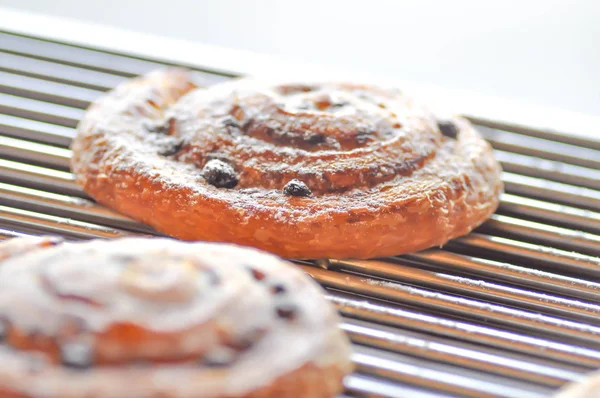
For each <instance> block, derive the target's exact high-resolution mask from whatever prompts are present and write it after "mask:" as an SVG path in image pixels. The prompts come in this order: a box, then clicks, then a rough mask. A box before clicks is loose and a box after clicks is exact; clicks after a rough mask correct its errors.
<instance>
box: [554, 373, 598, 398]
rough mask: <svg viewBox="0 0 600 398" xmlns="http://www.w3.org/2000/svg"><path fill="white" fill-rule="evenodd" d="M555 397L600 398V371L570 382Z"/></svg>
mask: <svg viewBox="0 0 600 398" xmlns="http://www.w3.org/2000/svg"><path fill="white" fill-rule="evenodd" d="M553 398H600V372H593V373H590V374H588V375H586V376H585V377H583V378H582V379H581V380H578V381H574V382H571V383H568V384H567V385H565V386H564V387H563V388H561V389H560V390H559V391H558V393H556V395H553Z"/></svg>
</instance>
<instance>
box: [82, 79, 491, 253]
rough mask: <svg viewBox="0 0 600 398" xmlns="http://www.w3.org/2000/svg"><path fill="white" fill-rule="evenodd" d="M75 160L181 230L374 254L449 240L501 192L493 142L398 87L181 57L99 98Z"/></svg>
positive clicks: (202, 236) (296, 249) (90, 187)
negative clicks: (199, 84) (232, 69)
mask: <svg viewBox="0 0 600 398" xmlns="http://www.w3.org/2000/svg"><path fill="white" fill-rule="evenodd" d="M72 148H73V160H72V170H73V172H74V173H75V175H76V177H77V182H78V183H79V184H80V185H81V186H82V187H83V189H84V190H85V191H86V192H87V193H89V194H90V195H91V196H92V197H94V198H95V199H96V200H98V201H99V202H101V203H103V204H105V205H107V206H109V207H111V208H113V209H116V210H117V211H119V212H121V213H123V214H126V215H128V216H130V217H132V218H134V219H136V220H140V221H142V222H145V223H147V224H150V225H152V226H153V227H154V228H156V229H157V230H159V231H161V232H164V233H166V234H168V235H171V236H174V237H177V238H180V239H184V240H209V241H224V242H233V243H237V244H241V245H246V246H254V247H257V248H260V249H263V250H267V251H270V252H272V253H276V254H278V255H281V256H284V257H288V258H326V257H329V258H348V257H355V258H369V257H376V256H385V255H394V254H401V253H405V252H411V251H416V250H420V249H424V248H427V247H430V246H435V245H443V244H444V243H445V242H447V241H448V240H449V239H451V238H453V237H456V236H459V235H463V234H466V233H468V232H469V231H471V229H473V228H474V227H476V226H478V225H479V224H481V223H482V222H483V221H484V220H486V219H487V218H488V217H489V216H490V214H491V213H492V212H493V211H494V210H495V209H496V207H497V205H498V197H499V195H500V192H501V191H502V182H501V180H500V172H501V170H500V167H499V165H498V163H497V162H496V160H495V159H494V156H493V154H492V150H491V147H490V145H489V144H488V143H487V142H486V141H485V140H483V139H482V137H481V136H480V135H479V134H478V133H477V132H476V131H475V130H474V129H473V128H472V126H471V125H470V124H469V123H468V122H467V121H466V120H464V119H460V118H453V119H449V120H443V121H440V120H437V119H436V118H435V117H434V116H433V115H432V114H431V113H430V112H428V111H427V110H426V109H424V108H422V107H421V106H420V105H418V104H417V103H415V102H414V101H413V100H412V99H411V98H409V97H407V96H405V95H402V94H401V93H399V92H398V91H395V90H385V89H381V88H376V87H368V86H363V85H355V84H337V83H314V84H266V83H261V82H256V81H252V80H244V79H241V80H238V81H233V82H226V83H222V84H219V85H215V86H212V87H209V88H196V87H195V86H194V84H193V83H192V81H191V79H190V76H189V75H188V74H187V73H186V72H185V71H182V70H178V69H168V70H162V71H158V72H154V73H151V74H149V75H147V76H143V77H139V78H136V79H134V80H132V81H129V82H127V83H125V84H123V85H122V86H120V87H117V88H116V89H115V90H113V91H111V92H110V93H108V94H107V95H105V96H104V97H102V98H100V99H99V100H98V101H96V102H95V103H94V104H93V105H92V106H91V107H90V108H89V110H88V111H87V113H86V115H85V117H84V118H83V120H82V121H81V123H80V125H79V127H78V134H77V137H76V138H75V140H74V142H73V146H72Z"/></svg>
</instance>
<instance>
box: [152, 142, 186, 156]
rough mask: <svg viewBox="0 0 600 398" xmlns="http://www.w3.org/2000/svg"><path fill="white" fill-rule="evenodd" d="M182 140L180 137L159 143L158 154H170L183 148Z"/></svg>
mask: <svg viewBox="0 0 600 398" xmlns="http://www.w3.org/2000/svg"><path fill="white" fill-rule="evenodd" d="M183 144H184V141H183V139H181V138H175V139H173V140H172V141H171V142H169V143H165V144H164V145H161V146H160V147H159V150H158V154H159V155H161V156H172V155H175V154H176V153H177V152H179V151H181V149H182V148H183Z"/></svg>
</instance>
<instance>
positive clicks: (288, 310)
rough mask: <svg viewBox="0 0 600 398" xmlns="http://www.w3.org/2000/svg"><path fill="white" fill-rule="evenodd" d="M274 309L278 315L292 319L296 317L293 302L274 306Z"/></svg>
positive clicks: (295, 308) (296, 310)
mask: <svg viewBox="0 0 600 398" xmlns="http://www.w3.org/2000/svg"><path fill="white" fill-rule="evenodd" d="M275 311H276V312H277V316H278V317H280V318H282V319H286V320H288V321H292V320H294V319H295V318H296V315H297V312H298V309H297V307H296V306H295V305H293V304H281V305H278V306H277V308H275Z"/></svg>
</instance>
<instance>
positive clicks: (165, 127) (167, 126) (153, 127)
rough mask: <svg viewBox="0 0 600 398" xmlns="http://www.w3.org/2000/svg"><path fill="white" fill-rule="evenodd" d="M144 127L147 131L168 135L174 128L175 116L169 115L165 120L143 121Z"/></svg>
mask: <svg viewBox="0 0 600 398" xmlns="http://www.w3.org/2000/svg"><path fill="white" fill-rule="evenodd" d="M144 128H145V129H146V131H147V132H149V133H154V134H164V135H170V134H172V133H173V129H174V128H175V118H173V117H170V118H168V119H166V120H161V121H158V122H156V121H151V122H144Z"/></svg>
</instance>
